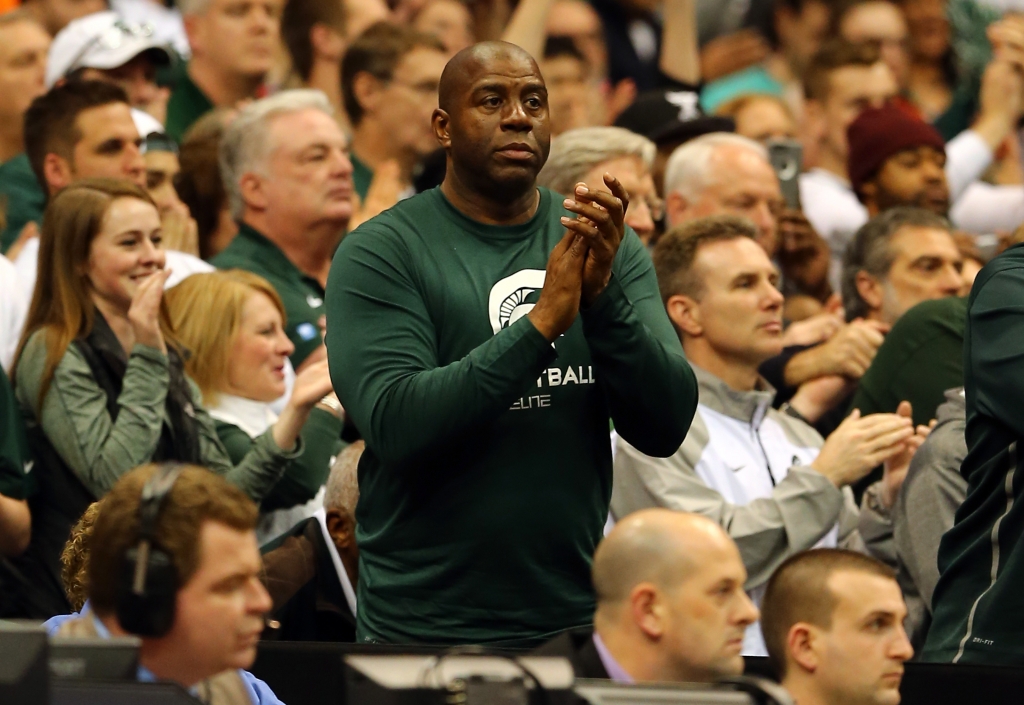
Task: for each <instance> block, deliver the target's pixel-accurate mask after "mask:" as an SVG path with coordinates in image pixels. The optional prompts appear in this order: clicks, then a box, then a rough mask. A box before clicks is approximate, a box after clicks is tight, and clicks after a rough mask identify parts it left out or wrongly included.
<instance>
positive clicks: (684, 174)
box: [665, 132, 785, 257]
mask: <svg viewBox="0 0 1024 705" xmlns="http://www.w3.org/2000/svg"><path fill="white" fill-rule="evenodd" d="M665 207H666V211H667V215H668V227H670V228H672V227H676V226H678V225H682V224H683V223H685V222H687V221H690V220H694V219H696V218H703V217H705V216H709V215H738V216H741V217H743V218H747V219H748V220H750V221H752V222H753V223H754V225H756V226H757V233H758V237H757V242H758V244H759V245H761V247H763V248H764V249H765V252H767V253H768V256H769V257H774V256H775V254H776V252H777V250H778V246H779V242H778V237H779V236H778V229H779V223H778V217H779V215H780V214H781V213H782V210H783V208H784V207H785V203H784V201H783V200H782V190H781V188H780V187H779V179H778V178H777V177H776V176H775V171H774V170H773V169H772V165H771V164H770V163H769V162H768V151H767V150H766V149H765V147H764V145H762V144H760V143H758V142H755V141H754V140H752V139H750V138H748V137H743V136H742V135H736V134H733V133H731V132H712V133H711V134H708V135H703V136H701V137H698V138H697V139H695V140H690V141H689V142H687V143H686V144H684V145H683V146H681V147H679V148H678V149H676V151H674V152H673V153H672V156H671V157H669V160H668V166H667V167H666V168H665Z"/></svg>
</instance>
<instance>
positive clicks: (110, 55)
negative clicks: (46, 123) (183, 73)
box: [46, 11, 171, 88]
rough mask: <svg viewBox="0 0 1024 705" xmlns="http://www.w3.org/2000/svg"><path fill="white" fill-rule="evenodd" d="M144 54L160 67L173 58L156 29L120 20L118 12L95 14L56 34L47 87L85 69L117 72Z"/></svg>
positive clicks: (52, 45) (81, 18) (48, 66)
mask: <svg viewBox="0 0 1024 705" xmlns="http://www.w3.org/2000/svg"><path fill="white" fill-rule="evenodd" d="M143 52H149V53H150V54H151V55H152V57H153V61H154V62H155V63H157V64H167V63H170V61H171V54H170V52H168V50H167V47H166V46H165V45H164V43H163V42H162V41H160V40H159V39H157V38H156V36H154V34H153V28H152V27H150V26H149V25H145V24H134V23H130V22H126V21H124V20H123V19H121V18H120V17H119V16H118V15H117V13H115V12H109V11H106V12H95V13H93V14H91V15H86V16H85V17H80V18H78V19H77V20H72V21H71V22H70V23H68V25H67V26H66V27H65V28H64V29H62V30H61V31H59V32H57V36H56V37H54V39H53V43H52V44H50V53H49V55H48V56H47V60H46V87H47V88H52V87H53V85H54V84H55V83H57V81H59V80H60V79H62V78H64V77H65V76H67V75H68V74H70V73H71V72H72V71H76V70H78V69H82V68H91V69H116V68H117V67H118V66H124V65H125V64H127V63H128V62H129V61H131V60H132V59H134V58H135V57H136V56H138V55H139V54H141V53H143Z"/></svg>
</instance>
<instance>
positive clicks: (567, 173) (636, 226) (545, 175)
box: [537, 127, 664, 245]
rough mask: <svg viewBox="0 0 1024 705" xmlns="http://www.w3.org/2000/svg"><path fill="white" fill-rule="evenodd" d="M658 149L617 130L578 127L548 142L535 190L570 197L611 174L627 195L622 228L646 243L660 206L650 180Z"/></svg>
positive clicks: (622, 130)
mask: <svg viewBox="0 0 1024 705" xmlns="http://www.w3.org/2000/svg"><path fill="white" fill-rule="evenodd" d="M657 150H658V148H657V147H656V146H655V144H654V142H651V141H650V140H649V139H647V138H646V137H643V136H642V135H638V134H636V133H635V132H630V131H629V130H627V129H625V128H622V127H581V128H577V129H575V130H568V131H566V132H563V133H562V134H561V135H559V136H558V137H554V138H552V140H551V153H550V154H549V155H548V161H547V163H546V164H544V168H543V169H541V171H540V173H539V174H538V175H537V185H538V186H546V187H547V188H549V189H551V190H552V191H556V192H558V193H560V194H562V195H563V196H566V197H571V196H572V192H573V190H574V189H575V188H576V184H578V183H581V182H582V183H585V184H600V183H602V178H603V177H604V175H605V174H606V173H608V174H611V175H612V176H614V177H615V178H616V179H618V180H619V183H620V184H622V187H623V188H624V189H626V193H628V194H629V208H628V209H627V210H626V225H628V226H629V227H631V228H633V230H635V231H636V234H637V235H638V236H639V237H640V240H641V241H643V243H644V244H645V245H646V244H649V243H650V241H651V239H652V236H653V235H654V230H655V224H656V223H657V221H659V220H661V217H662V215H663V210H664V204H663V203H662V201H661V199H659V198H658V193H657V190H656V189H655V187H654V179H653V178H652V177H651V167H653V166H654V156H655V154H656V153H657Z"/></svg>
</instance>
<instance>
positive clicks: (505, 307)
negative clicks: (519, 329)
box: [487, 269, 546, 334]
mask: <svg viewBox="0 0 1024 705" xmlns="http://www.w3.org/2000/svg"><path fill="white" fill-rule="evenodd" d="M545 274H546V272H545V271H544V270H543V269H521V270H519V271H518V272H516V273H515V274H512V275H509V276H507V277H505V278H504V279H502V280H501V281H499V282H498V283H497V284H495V285H494V286H492V287H491V293H490V294H489V295H488V297H487V314H488V316H489V317H490V320H491V330H493V331H494V333H495V334H497V333H498V331H500V330H502V329H503V328H508V327H509V326H510V325H512V324H513V323H515V322H516V321H518V320H519V319H520V318H522V317H523V316H525V315H526V314H528V313H529V312H530V311H532V310H533V306H534V304H536V303H537V297H538V296H539V295H540V290H541V289H543V288H544V276H545Z"/></svg>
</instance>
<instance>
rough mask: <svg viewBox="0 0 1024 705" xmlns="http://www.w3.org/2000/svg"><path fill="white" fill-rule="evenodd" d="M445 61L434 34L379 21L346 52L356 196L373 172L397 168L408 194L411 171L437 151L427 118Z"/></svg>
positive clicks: (346, 96) (344, 79) (346, 95)
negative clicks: (389, 166) (392, 165)
mask: <svg viewBox="0 0 1024 705" xmlns="http://www.w3.org/2000/svg"><path fill="white" fill-rule="evenodd" d="M447 59H448V57H447V55H446V54H445V51H444V47H443V46H442V45H441V43H440V41H438V40H437V39H436V38H435V37H434V36H433V35H429V34H421V33H419V32H417V31H415V30H413V29H409V28H407V27H400V26H397V25H394V24H390V23H387V22H378V23H377V24H375V25H373V26H371V27H370V28H369V29H367V30H366V31H365V32H363V34H361V35H360V36H359V38H358V39H356V40H355V41H354V42H352V46H350V47H349V48H348V51H346V52H345V58H344V59H343V60H342V64H341V85H342V89H343V97H344V100H345V110H346V112H347V113H348V117H349V120H350V121H351V122H352V144H351V156H352V168H353V172H352V178H353V181H354V183H355V189H356V193H357V194H359V198H360V199H362V200H364V201H365V200H366V194H367V192H368V191H369V189H370V182H371V181H373V175H374V172H375V171H376V170H377V169H378V168H379V167H380V166H381V165H383V164H385V163H386V162H391V161H393V162H396V163H397V164H398V172H399V183H400V184H401V186H402V188H403V189H404V195H411V194H412V193H413V189H412V178H413V172H414V170H415V168H416V166H417V165H418V164H419V163H420V160H422V159H423V158H424V157H425V156H427V155H428V154H430V153H431V152H434V151H436V150H437V140H436V138H435V137H434V133H433V132H432V131H431V129H430V115H431V113H432V112H433V111H434V109H435V108H436V107H437V86H438V83H439V82H440V80H441V71H443V70H444V66H445V63H446V61H447Z"/></svg>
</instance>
